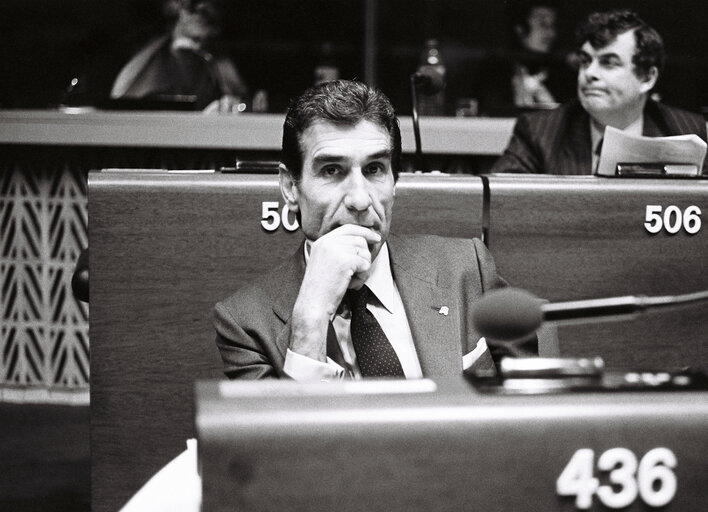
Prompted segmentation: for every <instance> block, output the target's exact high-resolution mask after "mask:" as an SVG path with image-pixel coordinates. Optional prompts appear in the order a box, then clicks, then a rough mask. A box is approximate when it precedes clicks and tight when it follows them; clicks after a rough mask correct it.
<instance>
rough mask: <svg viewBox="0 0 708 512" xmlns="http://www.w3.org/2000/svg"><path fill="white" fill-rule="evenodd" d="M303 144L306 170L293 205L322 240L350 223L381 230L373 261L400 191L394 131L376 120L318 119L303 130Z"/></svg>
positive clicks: (304, 227)
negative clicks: (347, 123) (394, 160)
mask: <svg viewBox="0 0 708 512" xmlns="http://www.w3.org/2000/svg"><path fill="white" fill-rule="evenodd" d="M300 147H301V149H302V152H303V166H302V176H301V179H300V181H299V182H298V183H296V184H294V188H293V197H294V203H295V204H294V205H291V208H293V207H295V209H296V210H299V211H300V217H301V219H300V220H301V227H302V230H303V232H304V233H305V236H307V238H309V239H310V240H317V239H318V238H319V237H321V236H322V235H324V234H326V233H329V232H330V231H332V230H333V229H335V228H337V227H339V226H342V225H344V224H358V225H360V226H365V227H368V228H370V229H371V230H373V231H375V232H377V233H378V234H379V235H380V236H381V242H379V243H378V244H376V245H375V246H373V247H369V249H370V250H371V258H372V261H373V259H374V258H375V257H376V255H378V252H379V249H380V248H381V245H382V244H383V243H384V241H385V240H386V238H387V236H388V231H389V228H390V226H391V211H392V208H393V199H394V196H395V182H394V179H393V171H392V169H391V152H392V148H391V137H390V135H389V133H388V132H387V131H386V129H385V128H384V127H382V126H380V125H378V124H375V123H372V122H370V121H360V122H359V123H358V124H357V125H355V126H337V125H335V124H332V123H328V122H324V121H318V122H315V123H314V124H312V125H311V126H310V127H309V128H307V129H306V130H305V131H304V132H303V134H302V136H301V138H300Z"/></svg>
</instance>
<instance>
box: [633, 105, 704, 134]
mask: <svg viewBox="0 0 708 512" xmlns="http://www.w3.org/2000/svg"><path fill="white" fill-rule="evenodd" d="M646 109H647V111H648V112H649V113H650V114H657V113H658V115H660V116H661V117H662V119H663V121H664V122H665V123H666V124H667V126H668V129H669V132H670V133H669V135H680V134H684V133H696V134H698V135H701V136H703V137H704V138H705V130H706V120H705V118H704V117H703V116H702V115H700V114H697V113H695V112H691V111H689V110H684V109H682V108H678V107H673V106H671V105H666V104H663V103H658V102H655V101H649V102H648V103H647V107H646Z"/></svg>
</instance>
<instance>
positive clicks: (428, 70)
mask: <svg viewBox="0 0 708 512" xmlns="http://www.w3.org/2000/svg"><path fill="white" fill-rule="evenodd" d="M413 78H414V80H415V86H416V88H417V89H418V91H419V92H420V93H421V94H425V95H426V96H432V95H433V94H436V93H438V92H440V91H442V90H443V89H444V88H445V75H443V73H442V71H440V70H439V69H437V68H436V67H435V66H430V65H425V66H421V67H420V68H419V69H418V71H417V72H415V73H414V74H413Z"/></svg>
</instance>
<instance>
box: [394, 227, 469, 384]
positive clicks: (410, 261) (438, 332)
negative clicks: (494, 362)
mask: <svg viewBox="0 0 708 512" xmlns="http://www.w3.org/2000/svg"><path fill="white" fill-rule="evenodd" d="M388 242H389V251H390V255H391V269H392V272H393V276H394V280H395V282H396V286H397V287H398V291H399V293H400V294H401V300H402V301H403V305H404V308H405V310H406V316H407V317H408V324H409V325H410V328H411V333H412V335H413V342H414V344H415V347H416V351H417V353H418V360H419V361H420V366H421V368H422V370H423V375H424V376H425V377H442V376H449V375H455V374H456V372H457V373H459V372H461V371H462V344H461V340H460V323H461V322H460V311H459V309H460V307H459V306H460V305H459V300H455V298H454V297H453V294H452V292H451V290H450V289H449V288H444V287H441V286H439V285H438V284H437V283H438V270H437V269H438V265H437V263H436V262H425V261H420V257H419V255H416V254H415V253H414V252H413V249H412V248H411V249H409V248H408V247H407V244H406V243H405V241H404V240H402V239H400V238H398V237H396V236H395V235H390V236H389V239H388ZM446 308H447V309H446ZM445 313H447V314H445Z"/></svg>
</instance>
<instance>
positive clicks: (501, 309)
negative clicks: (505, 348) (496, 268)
mask: <svg viewBox="0 0 708 512" xmlns="http://www.w3.org/2000/svg"><path fill="white" fill-rule="evenodd" d="M702 301H708V290H707V291H700V292H695V293H687V294H683V295H664V296H658V297H647V296H643V295H639V296H634V295H626V296H623V297H608V298H603V299H589V300H575V301H568V302H556V303H548V302H546V301H544V300H542V299H539V298H538V297H536V296H534V295H533V294H531V293H529V292H527V291H525V290H521V289H519V288H502V289H500V290H493V291H491V292H489V293H486V294H485V295H484V297H482V298H481V299H480V300H479V301H478V302H477V304H475V306H474V307H473V310H472V322H473V324H474V326H475V328H476V329H477V331H478V332H479V333H480V334H481V335H482V336H485V337H489V338H491V339H497V340H500V341H514V340H520V339H524V338H528V337H529V336H531V335H532V334H534V333H535V332H536V329H538V328H539V327H540V326H541V324H542V323H543V322H560V323H579V322H588V321H607V320H619V319H631V318H634V317H636V316H637V315H639V314H640V313H642V312H644V311H646V310H653V309H664V308H670V307H674V306H682V305H686V304H692V303H696V302H702Z"/></svg>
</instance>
